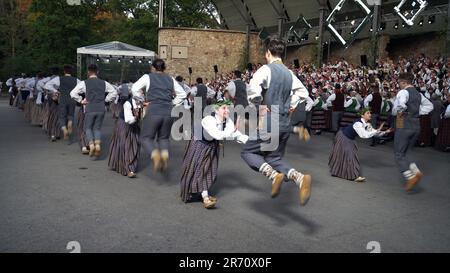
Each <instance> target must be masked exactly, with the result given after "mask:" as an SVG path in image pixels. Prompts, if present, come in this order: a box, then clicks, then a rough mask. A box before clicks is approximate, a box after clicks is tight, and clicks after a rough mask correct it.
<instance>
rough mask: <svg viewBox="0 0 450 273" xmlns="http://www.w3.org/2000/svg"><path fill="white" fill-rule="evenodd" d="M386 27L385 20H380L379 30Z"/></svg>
mask: <svg viewBox="0 0 450 273" xmlns="http://www.w3.org/2000/svg"><path fill="white" fill-rule="evenodd" d="M385 29H386V23H385V22H382V23H381V24H380V31H383V30H385Z"/></svg>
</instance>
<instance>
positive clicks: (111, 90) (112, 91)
mask: <svg viewBox="0 0 450 273" xmlns="http://www.w3.org/2000/svg"><path fill="white" fill-rule="evenodd" d="M105 92H106V93H107V94H108V95H106V98H105V102H112V101H114V100H115V99H116V97H117V96H118V94H119V92H118V91H117V89H116V88H115V87H114V86H113V85H112V84H110V83H109V82H107V81H105Z"/></svg>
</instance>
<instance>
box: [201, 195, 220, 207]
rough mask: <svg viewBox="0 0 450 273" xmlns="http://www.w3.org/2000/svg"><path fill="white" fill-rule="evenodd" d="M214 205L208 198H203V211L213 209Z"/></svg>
mask: <svg viewBox="0 0 450 273" xmlns="http://www.w3.org/2000/svg"><path fill="white" fill-rule="evenodd" d="M216 203H217V202H215V201H213V200H211V198H209V197H206V198H203V206H204V207H205V209H212V208H214V207H215V206H216Z"/></svg>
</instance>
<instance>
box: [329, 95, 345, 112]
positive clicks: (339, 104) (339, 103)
mask: <svg viewBox="0 0 450 273" xmlns="http://www.w3.org/2000/svg"><path fill="white" fill-rule="evenodd" d="M344 101H345V98H344V94H342V93H340V92H339V93H336V99H335V100H334V101H333V102H332V104H333V111H336V112H342V111H344Z"/></svg>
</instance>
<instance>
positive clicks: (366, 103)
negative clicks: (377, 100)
mask: <svg viewBox="0 0 450 273" xmlns="http://www.w3.org/2000/svg"><path fill="white" fill-rule="evenodd" d="M372 100H373V95H372V94H369V95H368V96H367V97H366V98H365V99H364V107H365V108H367V107H369V103H370V102H371V101H372Z"/></svg>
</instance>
